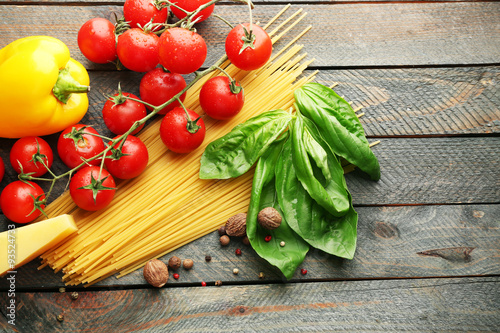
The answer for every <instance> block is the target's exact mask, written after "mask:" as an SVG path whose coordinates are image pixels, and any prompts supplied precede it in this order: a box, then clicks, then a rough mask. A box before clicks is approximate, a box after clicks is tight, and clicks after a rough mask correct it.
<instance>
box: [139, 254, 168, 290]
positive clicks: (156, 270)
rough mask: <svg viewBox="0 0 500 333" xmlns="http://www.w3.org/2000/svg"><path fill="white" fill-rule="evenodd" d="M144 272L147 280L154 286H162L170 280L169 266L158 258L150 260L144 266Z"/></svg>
mask: <svg viewBox="0 0 500 333" xmlns="http://www.w3.org/2000/svg"><path fill="white" fill-rule="evenodd" d="M143 274H144V278H145V279H146V281H147V282H148V283H149V284H150V285H152V286H153V287H157V288H161V287H163V286H164V285H165V283H167V281H168V267H167V265H165V263H164V262H163V261H160V260H158V259H153V260H150V261H148V263H147V264H146V266H144V270H143Z"/></svg>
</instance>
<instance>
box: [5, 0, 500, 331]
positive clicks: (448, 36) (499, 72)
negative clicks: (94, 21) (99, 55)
mask: <svg viewBox="0 0 500 333" xmlns="http://www.w3.org/2000/svg"><path fill="white" fill-rule="evenodd" d="M292 3H293V4H292V8H291V11H294V9H295V10H297V9H298V8H304V11H305V12H308V16H307V17H306V18H305V19H304V21H303V22H302V23H300V24H299V25H300V26H302V27H305V26H306V25H309V24H312V25H313V29H312V30H311V31H310V32H309V33H308V34H306V35H305V36H304V37H303V38H302V39H301V43H303V44H304V45H305V50H306V51H307V52H308V57H309V58H315V61H314V63H313V64H312V66H311V67H310V69H309V71H312V70H315V69H318V70H319V74H318V77H317V82H320V83H324V84H331V83H333V82H338V83H339V85H338V86H337V87H336V88H335V90H336V91H337V92H338V93H339V94H340V95H344V96H345V97H346V98H347V99H349V100H351V101H352V102H353V106H354V107H363V108H364V112H365V116H364V117H363V118H362V123H363V125H364V127H365V130H366V134H367V136H368V138H369V140H370V141H374V140H377V139H378V140H380V141H381V144H380V145H378V146H376V147H374V148H373V149H374V152H375V154H376V155H377V157H378V158H379V161H380V165H381V169H382V179H381V180H380V181H379V182H371V181H369V180H365V179H363V178H360V177H359V176H357V175H352V174H349V175H347V182H348V186H349V189H350V191H351V193H352V196H353V200H354V204H355V206H356V209H357V211H358V213H359V230H358V248H357V252H356V255H355V257H354V259H353V260H350V261H349V260H342V259H339V258H335V257H332V256H330V255H327V254H325V253H323V252H320V251H317V250H311V251H310V253H309V254H308V255H307V257H306V259H305V261H304V263H303V264H302V265H301V267H300V268H306V269H307V270H308V273H307V275H301V274H300V272H299V271H297V272H296V274H295V276H294V277H293V279H292V280H291V281H289V282H285V281H284V279H283V277H282V275H281V274H280V273H279V272H278V271H277V270H276V269H274V268H273V267H272V266H270V265H269V264H267V263H266V262H265V261H264V260H262V259H260V258H259V257H258V256H257V255H256V254H255V253H254V251H253V250H252V249H251V248H250V247H248V246H245V245H243V244H242V243H241V242H239V241H232V242H231V244H230V245H229V246H228V247H227V248H221V246H220V245H219V242H218V235H217V233H216V232H214V233H212V234H209V235H207V236H205V237H203V238H201V239H199V240H197V241H195V242H193V243H191V244H189V245H186V246H184V247H183V248H180V249H178V250H176V251H175V252H174V253H172V254H169V255H167V256H165V257H164V258H163V260H167V259H168V258H169V257H170V256H171V255H174V254H175V255H177V256H178V257H180V258H192V259H193V260H194V261H195V267H194V268H193V269H192V270H191V271H181V272H180V273H181V278H180V279H179V280H174V279H172V278H171V279H170V280H169V282H168V284H167V286H166V287H164V288H162V289H159V290H158V289H154V288H152V287H150V286H149V285H148V284H147V283H146V282H145V280H144V279H143V277H142V270H138V271H136V272H134V273H132V274H130V275H128V276H126V277H124V278H122V279H116V278H114V277H111V278H108V279H106V280H104V281H102V282H100V283H98V284H97V285H93V286H91V287H90V288H86V289H85V288H83V287H76V288H67V289H66V291H65V292H60V291H59V288H60V287H63V286H64V284H63V283H62V282H61V275H59V274H57V275H55V274H54V273H53V272H52V270H50V269H49V268H45V269H43V270H41V271H37V267H38V265H39V262H38V260H35V261H34V262H32V263H30V264H28V265H26V266H24V267H22V268H21V269H19V271H18V274H17V279H16V285H15V287H16V290H15V300H16V304H17V310H16V320H15V323H16V325H15V326H11V325H9V324H8V323H7V317H6V314H7V305H8V304H7V302H8V300H9V298H8V296H7V295H8V290H9V284H8V283H7V281H6V280H5V279H2V280H1V281H0V288H1V293H0V294H1V299H0V311H1V312H2V314H3V316H1V317H0V328H1V330H2V331H5V332H12V331H15V332H79V331H84V332H157V331H158V332H164V331H167V330H168V331H172V332H181V331H182V332H191V331H207V332H239V331H248V332H254V331H269V332H317V331H347V332H358V331H360V332H366V331H378V332H381V331H393V332H403V331H414V332H444V331H446V332H459V331H468V332H471V331H473V332H479V331H498V330H499V329H500V295H499V292H500V280H499V279H500V278H499V276H500V171H499V165H500V137H499V133H500V3H498V2H495V1H481V2H474V1H473V2H471V1H434V2H427V1H422V2H420V1H411V2H401V3H400V2H391V1H384V2H378V1H361V2H357V1H350V0H349V1H338V2H337V1H335V0H333V1H326V0H320V1H314V2H313V1H306V0H294V1H292ZM122 4H123V1H115V0H109V1H101V0H87V1H84V0H81V1H66V0H46V1H45V0H44V1H36V2H33V1H23V0H19V1H0V47H3V46H5V45H7V44H8V43H9V42H12V41H14V40H15V39H17V38H20V37H24V36H28V35H51V36H54V37H57V38H59V39H61V40H63V41H64V42H65V43H66V44H67V45H68V46H69V48H70V50H71V54H72V56H73V57H75V58H76V59H77V60H79V61H81V62H82V63H83V64H84V65H85V66H86V67H87V68H88V69H89V73H90V80H91V85H92V91H91V93H90V108H89V112H88V113H87V115H86V116H85V118H84V119H83V121H82V122H85V123H87V124H92V125H94V126H96V127H97V128H98V129H100V130H101V131H103V132H106V129H105V128H104V126H103V122H102V120H101V119H100V116H99V115H100V111H101V109H102V106H103V103H104V101H105V98H104V97H103V94H110V93H112V92H114V91H115V90H116V87H117V84H118V82H121V85H122V87H123V89H124V90H126V91H130V92H132V93H136V94H138V82H139V80H140V78H141V76H142V74H139V73H132V72H129V71H122V72H117V71H116V70H114V68H113V66H111V65H109V66H108V65H96V64H92V63H90V62H89V61H87V60H86V59H85V58H84V57H83V55H82V54H81V53H80V51H79V49H78V46H77V42H76V35H77V32H78V29H79V27H80V26H81V25H82V24H83V23H84V22H85V21H87V20H88V19H90V18H93V17H107V18H108V17H109V16H110V12H111V11H116V12H119V13H121V5H122ZM255 4H256V8H255V10H254V17H255V19H257V20H259V21H262V22H265V21H266V20H267V19H269V18H270V17H272V16H273V15H274V14H276V13H277V12H278V11H279V10H280V9H281V8H282V7H283V4H282V3H279V2H278V1H274V0H269V1H267V0H266V1H261V2H258V1H256V2H255ZM216 13H218V14H220V15H222V16H224V17H226V18H230V19H231V20H232V21H233V22H238V21H241V22H243V21H246V20H247V12H246V11H245V9H244V7H242V6H239V5H235V4H232V3H221V4H218V5H217V7H216ZM198 30H199V32H200V33H201V34H202V35H204V36H205V38H206V40H207V43H208V45H209V49H210V50H209V56H208V59H207V62H206V64H207V65H209V64H211V63H213V62H214V61H215V60H216V59H217V58H219V57H220V56H221V55H222V54H223V40H224V34H225V33H227V28H226V27H225V26H224V24H223V23H222V22H220V21H219V20H216V19H215V18H211V19H209V20H208V21H206V22H204V23H201V24H200V25H199V26H198ZM12 112H15V110H12ZM47 140H48V141H49V142H50V144H51V145H52V146H53V147H55V143H56V140H57V135H52V136H48V137H47ZM13 143H14V140H5V139H2V140H0V154H1V157H2V158H3V159H4V161H6V162H7V161H8V159H7V157H8V154H9V150H10V147H11V146H12V144H13ZM54 169H55V171H56V172H60V171H63V170H65V168H64V167H63V166H62V163H61V162H60V160H56V163H55V166H54ZM13 180H15V175H14V173H13V170H12V169H11V168H10V167H9V168H8V170H7V174H6V176H5V178H4V180H3V181H2V182H1V183H0V188H3V187H4V186H6V185H7V184H8V183H9V182H11V181H13ZM58 191H59V193H60V192H62V185H61V187H60V188H58ZM0 221H1V224H2V228H5V225H6V224H7V223H8V222H7V220H6V218H5V217H4V216H0ZM236 248H241V249H242V250H243V255H242V256H235V255H234V251H235V249H236ZM206 255H210V256H211V257H212V260H211V261H210V262H206V261H205V256H206ZM233 268H238V269H239V274H238V275H233V274H232V271H233ZM260 272H263V273H264V274H265V278H263V279H259V278H258V275H259V273H260ZM216 280H221V281H222V286H220V287H216V286H214V282H215V281H216ZM201 281H205V282H206V283H207V287H205V288H203V287H201V285H200V283H201ZM73 291H76V292H78V298H77V299H76V300H73V299H72V298H71V293H72V292H73ZM59 314H64V321H63V322H58V321H57V320H56V316H57V315H59Z"/></svg>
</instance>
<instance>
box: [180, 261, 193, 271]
mask: <svg viewBox="0 0 500 333" xmlns="http://www.w3.org/2000/svg"><path fill="white" fill-rule="evenodd" d="M193 265H194V262H193V260H191V259H184V261H183V262H182V266H183V267H184V269H185V270H190V269H191V268H193Z"/></svg>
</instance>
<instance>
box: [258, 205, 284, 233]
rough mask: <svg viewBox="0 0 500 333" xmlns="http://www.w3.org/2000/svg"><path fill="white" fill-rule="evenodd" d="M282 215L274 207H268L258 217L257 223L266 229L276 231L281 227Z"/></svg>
mask: <svg viewBox="0 0 500 333" xmlns="http://www.w3.org/2000/svg"><path fill="white" fill-rule="evenodd" d="M281 220H282V218H281V215H280V213H279V212H278V211H277V210H276V209H274V208H273V207H266V208H264V209H263V210H261V211H260V212H259V214H258V215H257V221H258V222H259V224H260V225H261V226H262V227H263V228H266V229H269V230H272V229H276V228H278V227H279V226H280V225H281Z"/></svg>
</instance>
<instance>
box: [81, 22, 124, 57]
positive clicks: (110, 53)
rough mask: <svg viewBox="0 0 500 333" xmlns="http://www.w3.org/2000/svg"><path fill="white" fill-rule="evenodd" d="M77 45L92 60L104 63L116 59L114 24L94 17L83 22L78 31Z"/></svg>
mask: <svg viewBox="0 0 500 333" xmlns="http://www.w3.org/2000/svg"><path fill="white" fill-rule="evenodd" d="M77 39H78V47H79V48H80V51H82V53H83V55H84V56H85V57H86V58H87V59H89V60H90V61H92V62H96V63H98V64H105V63H108V62H111V61H114V60H116V57H117V56H116V40H115V26H114V25H113V23H111V22H110V21H108V20H106V19H104V18H100V17H96V18H93V19H91V20H88V21H87V22H85V23H84V24H83V25H82V26H81V27H80V30H79V31H78V38H77Z"/></svg>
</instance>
